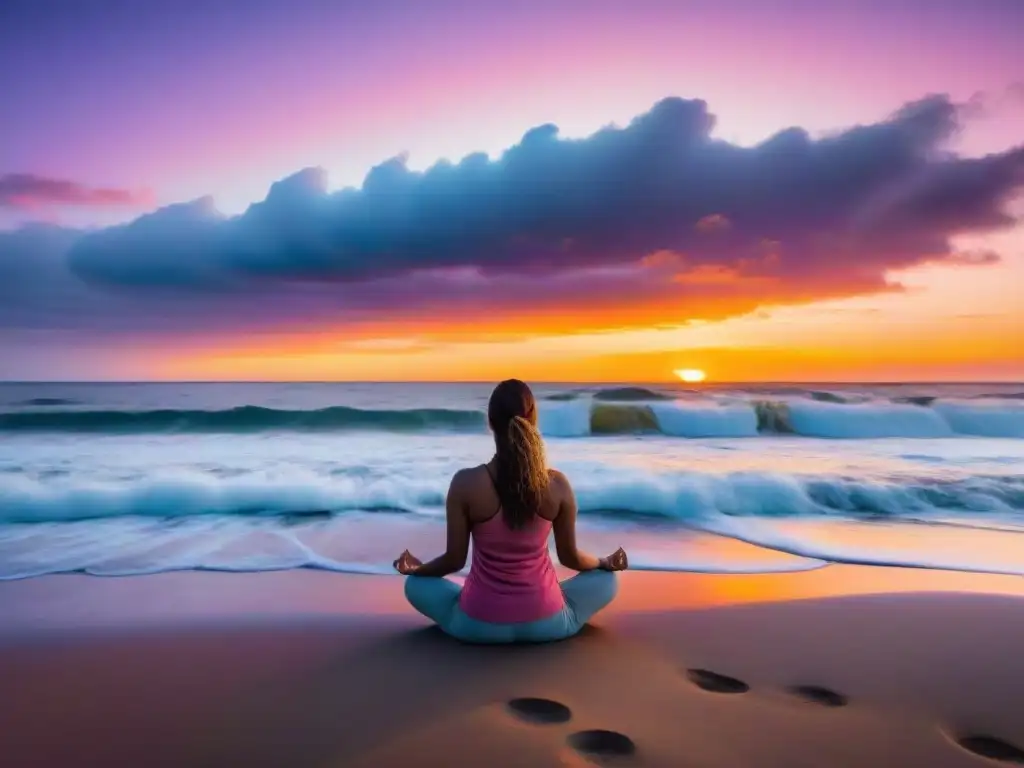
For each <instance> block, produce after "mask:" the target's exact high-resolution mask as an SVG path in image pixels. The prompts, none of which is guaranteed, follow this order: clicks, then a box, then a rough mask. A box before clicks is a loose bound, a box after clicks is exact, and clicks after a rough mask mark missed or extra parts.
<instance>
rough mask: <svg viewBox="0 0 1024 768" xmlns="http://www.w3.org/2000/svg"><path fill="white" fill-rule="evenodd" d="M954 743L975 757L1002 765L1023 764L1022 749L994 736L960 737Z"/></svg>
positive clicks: (1023, 751)
mask: <svg viewBox="0 0 1024 768" xmlns="http://www.w3.org/2000/svg"><path fill="white" fill-rule="evenodd" d="M956 743H957V744H959V745H960V746H961V747H963V748H964V749H966V750H967V751H968V752H971V753H973V754H975V755H980V756H981V757H987V758H988V759H989V760H999V761H1001V762H1004V763H1014V764H1024V749H1021V748H1020V747H1018V746H1017V745H1015V744H1011V743H1009V742H1008V741H1003V740H1002V739H997V738H996V737H995V736H983V735H972V736H960V737H958V738H957V739H956Z"/></svg>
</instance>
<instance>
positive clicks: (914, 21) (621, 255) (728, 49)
mask: <svg viewBox="0 0 1024 768" xmlns="http://www.w3.org/2000/svg"><path fill="white" fill-rule="evenodd" d="M1022 28H1024V3H1020V2H1019V1H1018V0H963V2H953V0H900V1H899V2H889V1H886V2H878V1H877V0H856V1H851V2H840V0H830V1H827V2H825V1H822V0H813V1H812V0H776V2H772V3H764V2H761V0H714V1H711V0H707V1H703V0H692V1H689V0H678V2H674V3H666V2H663V1H662V0H656V1H648V0H628V1H627V2H609V1H608V0H585V1H584V0H561V1H558V2H552V1H551V0H548V2H535V1H534V0H523V1H521V2H516V3H506V2H489V1H488V0H472V1H460V2H455V1H453V0H436V1H434V2H430V3H424V2H419V1H412V0H406V1H404V2H399V1H398V0H378V1H377V2H374V3H365V2H351V3H350V2H327V0H322V1H320V2H314V0H287V1H285V0H282V1H276V0H275V1H271V0H247V2H244V3H243V2H231V1H229V0H207V1H205V2H199V0H148V1H147V2H137V1H135V0H5V2H4V3H2V4H0V100H2V101H0V379H3V380H150V379H158V380H160V379H183V380H206V379H212V380H235V379H246V380H252V379H255V380H379V381H382V380H389V381H390V380H494V379H498V378H505V377H507V376H518V377H520V378H524V379H528V380H535V381H540V380H548V381H652V382H654V381H662V380H669V379H671V378H672V377H673V371H674V370H675V369H679V368H700V369H703V370H705V371H706V372H707V375H708V378H709V380H712V381H759V380H761V381H764V380H768V381H794V382H796V381H903V380H906V381H943V380H951V381H956V380H961V381H964V380H969V381H1024V225H1022V223H1021V221H1022V219H1021V217H1024V52H1022V51H1021V49H1020V45H1019V31H1020V29H1022Z"/></svg>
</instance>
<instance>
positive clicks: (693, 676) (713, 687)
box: [686, 669, 750, 693]
mask: <svg viewBox="0 0 1024 768" xmlns="http://www.w3.org/2000/svg"><path fill="white" fill-rule="evenodd" d="M686 676H687V677H688V678H690V682H691V683H693V684H694V685H696V686H697V687H698V688H702V689H703V690H705V691H711V692H712V693H746V692H747V691H749V690H750V686H749V685H747V684H746V683H744V682H743V681H742V680H737V679H736V678H735V677H728V676H726V675H720V674H718V673H717V672H712V671H710V670H707V669H688V670H686Z"/></svg>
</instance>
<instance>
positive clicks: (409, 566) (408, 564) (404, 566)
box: [394, 549, 423, 576]
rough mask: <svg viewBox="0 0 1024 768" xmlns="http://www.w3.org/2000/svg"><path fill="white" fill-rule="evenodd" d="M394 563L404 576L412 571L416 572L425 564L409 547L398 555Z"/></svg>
mask: <svg viewBox="0 0 1024 768" xmlns="http://www.w3.org/2000/svg"><path fill="white" fill-rule="evenodd" d="M394 565H395V570H396V571H398V572H399V573H400V574H402V575H403V576H408V575H409V574H410V573H415V571H416V569H417V568H419V567H420V566H421V565H423V563H421V562H420V559H419V558H418V557H416V556H415V555H413V554H412V553H411V552H410V551H409V550H408V549H407V550H405V552H403V553H402V554H400V555H399V556H398V559H397V560H395V563H394Z"/></svg>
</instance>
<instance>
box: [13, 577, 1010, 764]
mask: <svg viewBox="0 0 1024 768" xmlns="http://www.w3.org/2000/svg"><path fill="white" fill-rule="evenodd" d="M1022 641H1024V579H1021V578H1019V577H1000V576H973V575H967V574H956V573H945V572H930V571H903V570H894V569H878V568H854V567H830V568H826V569H823V570H820V571H812V572H807V573H794V574H774V575H764V576H700V575H687V574H651V573H627V574H625V575H624V577H623V580H622V586H621V590H620V596H619V599H618V600H617V601H616V603H615V604H614V605H613V607H612V608H610V609H609V610H607V611H606V612H604V613H602V614H599V615H598V617H596V619H595V620H594V622H593V625H592V626H591V627H588V628H587V630H585V632H584V633H583V634H582V635H581V636H580V637H577V638H574V639H572V640H570V641H567V642H563V643H557V644H552V645H546V646H533V647H499V648H492V647H474V646H464V645H460V644H458V643H456V642H454V641H452V640H450V639H448V638H446V637H444V636H442V635H441V634H440V633H438V632H437V631H436V630H434V629H432V628H430V627H428V625H427V622H426V620H425V619H422V618H421V617H419V616H418V615H416V614H414V613H413V612H412V611H411V610H410V609H407V608H406V607H405V606H404V604H403V601H402V597H401V579H399V578H396V577H361V576H346V575H334V574H327V573H318V572H310V571H290V572H280V573H262V574H216V573H173V574H161V575H156V576H142V577H129V578H119V579H101V578H95V577H87V576H52V577H43V578H38V579H29V580H26V581H21V582H7V583H0V757H2V759H0V763H2V764H3V765H11V766H101V765H102V766H121V765H125V766H129V765H130V766H142V765H145V766H191V765H197V766H207V765H208V766H214V765H216V766H230V765H245V766H319V767H326V766H349V765H351V766H367V767H370V766H385V767H386V766H390V765H396V766H439V767H440V766H462V765H466V766H476V765H485V764H490V765H495V766H588V765H622V766H672V767H673V768H675V767H676V766H708V767H713V766H779V768H782V767H783V766H785V767H786V768H800V767H801V766H807V767H808V768H809V767H810V766H894V767H895V766H908V767H913V766H923V767H926V768H931V767H935V768H943V767H944V766H963V767H964V768H969V767H970V766H974V767H975V768H977V767H979V766H985V765H992V766H998V765H1013V764H1020V763H1022V762H1024V751H1022V750H1024V706H1022V705H1021V701H1022V695H1024V653H1022V650H1021V649H1022V647H1024V646H1022ZM979 755H988V757H983V756H979ZM1014 761H1016V763H1015V762H1014Z"/></svg>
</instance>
